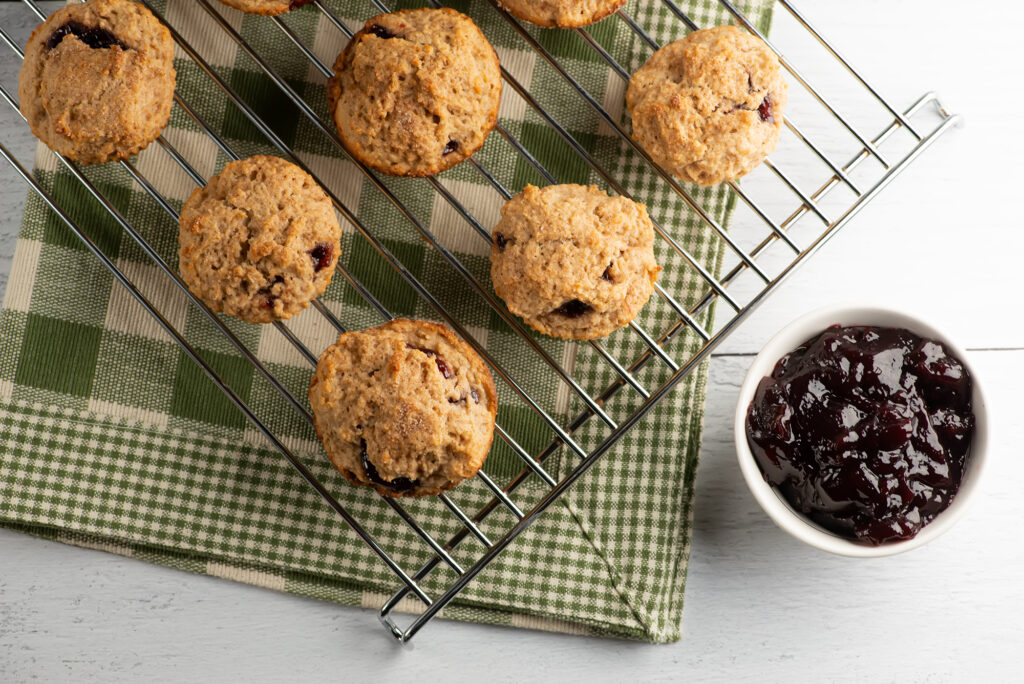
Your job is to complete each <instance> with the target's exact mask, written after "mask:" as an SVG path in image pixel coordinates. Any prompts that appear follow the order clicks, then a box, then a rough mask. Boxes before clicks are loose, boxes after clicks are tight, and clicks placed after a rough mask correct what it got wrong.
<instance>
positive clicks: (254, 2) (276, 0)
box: [220, 0, 313, 16]
mask: <svg viewBox="0 0 1024 684" xmlns="http://www.w3.org/2000/svg"><path fill="white" fill-rule="evenodd" d="M220 1H221V2H223V3H224V4H225V5H227V6H228V7H234V8H235V9H237V10H242V11H243V12H248V13H249V14H263V15H267V16H274V15H277V14H284V13H285V12H289V11H291V10H293V9H296V8H298V7H302V6H303V5H308V4H309V3H311V2H313V0H220Z"/></svg>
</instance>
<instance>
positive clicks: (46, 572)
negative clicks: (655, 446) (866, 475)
mask: <svg viewBox="0 0 1024 684" xmlns="http://www.w3.org/2000/svg"><path fill="white" fill-rule="evenodd" d="M634 1H636V0H634ZM800 4H801V5H802V6H804V7H805V8H806V10H807V11H808V12H810V13H811V17H812V18H813V19H814V20H815V21H816V23H817V24H818V25H819V26H820V27H823V28H824V29H825V30H826V33H827V34H828V35H829V36H830V37H832V38H833V39H834V41H835V42H836V43H837V44H838V45H839V46H840V47H842V48H844V50H845V52H846V53H847V55H848V56H849V57H850V58H851V59H852V60H853V61H854V63H855V64H857V65H859V66H860V67H861V68H862V69H863V71H865V72H866V73H867V74H868V75H869V76H870V77H871V78H872V79H873V81H875V82H876V83H877V85H878V86H879V87H880V89H881V91H882V92H883V93H886V94H899V95H902V96H903V97H904V98H907V99H908V100H909V98H911V97H916V96H917V95H918V94H920V93H921V92H923V91H924V90H925V89H927V88H934V89H937V90H939V91H940V93H941V94H942V95H943V98H944V100H945V101H946V103H947V104H948V105H949V106H950V108H951V109H953V110H955V111H960V112H962V113H964V114H965V115H966V117H967V126H966V127H965V128H964V129H962V130H957V131H954V132H953V133H952V134H951V135H949V136H948V137H947V138H945V139H943V140H941V141H940V142H939V143H938V144H937V145H936V146H935V147H934V148H933V149H932V150H931V151H930V152H929V153H928V154H927V155H926V156H925V157H924V159H923V161H922V163H920V164H918V165H916V166H914V167H912V168H911V169H910V170H909V171H908V172H907V173H906V174H905V175H904V176H903V177H901V178H900V179H899V180H898V181H897V182H896V183H895V184H894V185H893V186H892V187H891V188H890V189H889V190H888V191H887V192H886V193H884V194H883V195H882V197H881V198H880V199H878V200H877V201H875V202H874V203H873V204H871V205H870V206H869V207H868V209H867V210H865V211H864V212H863V213H862V214H861V215H860V216H859V217H858V218H857V219H856V220H855V221H854V222H853V223H852V224H851V225H850V226H849V227H848V228H847V229H846V230H845V231H844V232H843V233H841V234H840V235H839V236H838V237H837V238H836V239H835V240H833V241H832V242H830V243H829V244H828V245H827V246H826V247H825V249H824V250H823V251H822V252H821V253H819V254H818V255H817V256H816V257H815V258H814V259H812V260H811V261H810V263H809V264H808V265H806V266H805V267H804V268H803V269H802V270H800V271H799V272H798V273H797V274H796V275H795V276H794V277H793V278H792V279H791V280H790V281H789V282H788V283H786V284H785V285H784V287H783V288H782V289H781V290H780V291H779V292H778V293H777V294H776V295H774V296H773V297H772V298H771V299H769V301H768V302H767V303H766V304H765V305H764V306H763V307H761V309H760V310H759V311H757V312H756V313H755V314H754V315H753V317H752V318H751V319H750V320H749V321H748V322H747V323H746V324H744V325H743V326H742V327H741V328H740V329H739V330H738V331H737V333H736V334H735V335H734V336H733V337H732V338H730V339H729V340H728V341H727V342H726V343H725V344H724V346H723V347H722V348H721V349H720V351H719V352H718V353H717V354H716V355H715V356H714V358H713V359H712V363H711V385H710V389H709V392H708V417H707V424H706V431H705V437H704V453H703V457H702V465H701V469H700V473H699V475H698V478H697V501H696V529H695V535H694V541H693V554H692V557H691V564H690V574H689V581H688V584H687V588H686V610H685V614H684V618H683V629H684V633H685V636H684V638H683V640H682V641H681V642H680V643H677V644H673V645H669V646H649V645H644V644H637V643H627V642H621V641H613V640H601V639H584V638H579V637H569V636H562V635H553V634H546V633H537V632H530V631H523V630H514V629H505V628H495V627H486V626H479V625H468V624H460V623H454V622H448V621H435V622H434V623H432V624H431V625H429V626H428V627H427V629H425V630H424V631H423V632H422V633H421V634H420V635H419V636H418V637H417V639H416V640H415V642H414V643H413V644H412V646H411V647H406V648H399V647H398V646H396V645H395V644H394V643H392V641H391V639H390V637H388V636H386V635H385V633H384V631H383V630H382V629H381V628H380V626H379V624H378V623H377V621H376V617H375V615H374V613H372V612H369V611H364V610H359V609H354V608H346V607H339V606H335V605H329V604H324V603H318V602H316V601H312V600H305V599H300V598H295V597H290V596H285V595H282V594H278V593H274V592H271V591H267V590H262V589H257V588H253V587H249V586H244V585H239V584H234V583H231V582H227V581H223V580H218V579H212V578H207V577H197V576H193V575H189V574H186V573H181V572H176V571H172V570H167V569H163V568H158V567H153V566H150V565H146V564H144V563H141V562H138V561H135V560H129V559H123V558H120V557H116V556H111V555H108V554H105V553H102V552H95V551H86V550H82V549H77V548H71V547H66V546H62V545H60V544H55V543H48V542H43V541H39V540H36V539H31V538H28V537H24V536H21V535H17V534H13V533H9V532H0V681H4V682H6V681H12V682H13V681H27V680H34V679H38V680H40V681H60V680H65V681H87V680H102V681H112V680H142V679H146V680H153V681H171V680H179V681H180V680H202V681H228V680H261V681H264V680H265V681H295V680H299V679H306V678H312V677H314V676H316V677H321V678H327V679H332V680H342V681H348V680H353V681H357V680H365V679H371V678H374V679H376V678H381V677H404V678H408V679H412V678H416V677H420V678H422V677H423V676H424V675H426V676H427V677H429V678H431V679H432V678H433V677H434V676H435V675H442V674H443V675H444V676H446V677H447V678H448V679H449V680H450V681H476V680H487V681H522V680H528V679H529V680H554V679H572V680H584V681H586V680H593V681H623V680H635V681H656V680H669V679H672V680H676V679H685V680H689V681H697V680H707V679H728V680H735V679H756V680H759V681H760V680H765V679H767V680H788V681H803V680H808V679H815V680H819V679H823V680H836V681H865V680H867V681H876V680H897V679H898V680H903V681H957V680H959V681H994V680H1001V681H1008V680H1018V681H1019V680H1020V679H1021V677H1022V676H1024V675H1022V674H1021V669H1020V655H1019V654H1020V649H1021V647H1022V646H1024V628H1022V627H1021V622H1020V616H1021V615H1022V614H1024V581H1022V580H1021V575H1022V574H1024V544H1022V543H1021V540H1022V534H1021V531H1020V519H1021V504H1020V500H1021V496H1020V495H1021V492H1022V491H1024V458H1022V457H1021V456H1020V455H1019V452H1020V449H1021V444H1022V443H1024V420H1022V418H1021V413H1020V411H1019V409H1018V407H1019V406H1020V403H1021V399H1020V392H1021V390H1022V381H1024V375H1022V373H1021V367H1022V366H1024V323H1022V322H1021V315H1020V313H1019V310H1020V304H1019V299H1018V298H1019V297H1020V296H1021V294H1022V293H1024V288H1022V284H1024V278H1022V275H1021V273H1022V268H1021V266H1020V264H1019V255H1020V254H1021V251H1022V250H1024V238H1022V231H1024V225H1022V224H1024V221H1022V219H1021V215H1020V201H1019V198H1020V197H1021V195H1022V193H1024V183H1022V176H1021V168H1020V166H1019V164H1020V163H1021V160H1024V135H1022V134H1021V130H1022V128H1021V126H1022V115H1021V111H1022V110H1024V90H1022V89H1021V87H1020V86H1021V83H1022V82H1024V74H1022V73H1021V68H1020V63H1021V57H1020V49H1019V45H1020V36H1021V35H1022V30H1024V8H1021V7H1020V6H1017V5H1016V4H1015V3H1014V4H1012V8H1011V3H1002V5H1001V6H1000V10H999V13H998V15H997V14H996V9H995V8H996V5H995V4H991V5H981V6H980V8H981V9H983V10H986V11H990V12H992V16H991V17H989V18H987V19H986V20H984V21H980V20H975V19H976V17H974V16H971V17H970V18H971V19H972V20H974V21H970V22H968V21H967V20H966V19H965V15H964V10H965V6H964V5H963V3H959V2H952V1H951V0H902V1H901V2H891V1H890V0H853V1H850V0H816V1H815V2H807V1H805V2H802V3H800ZM14 14H16V13H15V12H12V11H11V8H10V7H9V6H4V7H0V22H2V23H3V25H4V26H8V23H7V22H8V21H13V20H12V19H10V17H13V15H14ZM17 14H18V15H19V16H23V13H22V12H17ZM793 56H794V57H795V58H796V59H795V61H797V62H799V61H800V60H799V55H793ZM3 62H6V63H5V64H4V66H3V67H2V68H0V77H2V78H4V79H5V82H6V83H10V82H11V80H10V79H11V77H12V74H13V73H14V71H13V70H12V68H11V66H10V60H0V63H3ZM900 103H901V104H902V103H903V101H902V100H900ZM0 126H2V129H0V132H2V139H3V140H4V142H5V144H8V145H15V146H17V145H21V146H22V149H25V148H26V147H30V146H31V144H32V142H31V139H30V138H29V137H28V136H27V135H26V134H25V132H24V129H23V128H22V127H20V125H18V124H16V121H15V119H14V118H13V117H11V116H8V115H6V113H4V114H3V115H0ZM24 192H25V188H24V187H23V186H22V185H21V182H20V181H19V180H17V179H16V178H15V176H14V174H13V172H12V171H10V170H9V169H8V168H7V167H6V165H3V166H0V217H2V218H0V274H4V279H5V278H6V275H5V274H6V273H7V272H8V271H9V269H10V255H11V253H12V251H13V236H14V234H15V233H16V231H17V227H18V216H19V215H20V206H21V202H22V198H23V196H24ZM0 284H2V283H0ZM851 298H856V299H862V300H869V301H876V302H885V303H888V304H891V305H893V306H896V307H900V308H904V309H906V310H908V311H911V312H917V313H918V314H920V315H922V316H924V317H926V318H930V319H932V320H934V321H936V322H937V323H939V324H940V325H942V326H943V327H945V328H946V329H948V330H949V331H950V332H951V333H952V335H953V336H954V337H955V339H957V340H958V341H959V342H960V344H961V345H962V346H964V347H966V348H967V349H968V350H969V356H970V359H971V361H972V362H973V363H974V364H975V365H976V367H977V369H978V373H979V375H980V378H981V380H982V381H983V382H984V384H985V386H986V389H987V392H988V396H989V400H990V404H991V407H992V423H993V428H994V435H993V442H992V454H991V456H992V459H991V470H990V472H989V477H988V479H987V481H986V482H985V486H984V490H985V495H984V497H983V498H982V500H981V501H980V502H979V503H978V505H977V506H976V507H975V508H974V509H973V510H972V512H971V513H970V514H969V515H968V517H967V518H966V519H964V520H963V521H962V522H961V523H960V524H959V525H958V526H957V527H956V528H954V529H953V530H952V531H951V532H949V533H948V534H947V535H946V536H944V537H943V538H941V539H940V540H938V541H936V542H934V543H933V544H931V545H929V546H926V547H924V548H922V549H919V550H917V551H914V552H912V553H910V554H906V555H903V556H897V557H893V558H886V559H880V560H873V561H863V560H861V561H857V560H848V559H842V558H835V557H831V556H828V555H825V554H823V553H821V552H818V551H815V550H813V549H810V548H808V547H805V546H803V545H802V544H800V543H799V542H797V541H794V540H792V539H790V538H789V537H788V536H786V535H785V534H784V533H783V532H781V531H779V530H778V529H776V528H775V527H774V526H773V525H772V524H771V523H770V522H769V521H767V519H766V518H765V516H764V515H763V514H762V513H761V511H760V509H758V508H757V506H756V504H755V503H754V501H753V499H752V498H751V496H750V495H749V493H748V492H747V490H746V488H745V486H744V485H743V483H742V480H741V478H740V474H739V471H738V469H737V467H736V465H735V461H734V453H733V449H732V446H731V439H732V435H731V418H732V411H733V403H734V400H735V396H736V391H737V387H738V384H739V382H740V380H741V378H742V376H743V373H744V372H745V370H746V367H747V365H748V364H749V362H750V359H751V356H752V355H753V354H754V353H756V352H757V350H758V349H759V348H760V347H761V345H762V344H763V343H764V342H765V341H766V340H767V339H768V338H769V337H770V336H771V335H772V334H773V333H774V332H775V331H776V330H777V329H778V328H779V327H780V326H781V325H782V324H783V323H784V322H786V321H788V320H790V319H792V318H794V317H796V316H797V315H799V314H801V313H803V312H804V311H807V310H809V309H811V308H814V307H816V306H818V305H823V304H827V303H831V302H835V301H837V300H848V299H851ZM0 496H2V493H0Z"/></svg>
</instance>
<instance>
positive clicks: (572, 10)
mask: <svg viewBox="0 0 1024 684" xmlns="http://www.w3.org/2000/svg"><path fill="white" fill-rule="evenodd" d="M625 4H626V0H501V6H502V7H504V8H505V9H507V10H508V11H509V12H511V13H512V14H514V15H515V16H517V17H519V18H520V19H522V20H524V21H528V22H530V23H531V24H536V25H537V26H544V27H546V28H554V27H558V28H580V27H581V26H588V25H590V24H593V23H595V22H598V21H601V20H602V19H604V18H605V17H607V16H609V15H610V14H613V13H614V12H616V11H617V10H618V9H619V8H620V7H622V6H623V5H625Z"/></svg>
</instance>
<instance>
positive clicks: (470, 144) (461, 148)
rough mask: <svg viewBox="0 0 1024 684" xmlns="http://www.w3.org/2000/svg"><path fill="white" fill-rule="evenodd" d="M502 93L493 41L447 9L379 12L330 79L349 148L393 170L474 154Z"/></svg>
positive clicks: (433, 169) (433, 168) (419, 169)
mask: <svg viewBox="0 0 1024 684" xmlns="http://www.w3.org/2000/svg"><path fill="white" fill-rule="evenodd" d="M500 99H501V70H500V67H499V65H498V56H497V54H496V53H495V52H494V48H493V47H491V44H490V43H488V42H487V39H486V38H485V37H484V34H483V33H481V31H480V29H479V28H477V26H476V24H474V23H473V20H472V19H470V18H469V17H467V16H466V15H464V14H460V13H459V12H456V11H455V10H453V9H448V8H442V9H412V10H402V11H401V12H394V13H392V14H381V15H378V16H376V17H373V18H372V19H370V20H369V21H367V22H366V25H365V26H364V27H363V28H362V29H361V30H360V31H359V32H358V33H356V34H355V35H354V36H352V40H351V41H349V43H348V45H347V46H346V47H345V49H344V50H343V51H342V53H341V54H340V55H338V59H337V61H336V62H335V63H334V76H333V77H332V78H331V79H330V81H329V82H328V86H327V103H328V107H329V109H330V111H331V115H332V116H333V117H334V122H335V124H336V125H337V127H338V135H339V137H340V138H341V141H342V143H343V144H344V145H345V149H347V150H348V151H349V153H350V154H351V155H352V156H353V157H355V158H356V159H358V160H359V161H361V162H362V163H364V164H366V165H367V166H369V167H370V168H372V169H375V170H377V171H380V172H381V173H386V174H390V175H393V176H429V175H433V174H435V173H440V172H442V171H444V170H445V169H449V168H451V167H452V166H455V165H456V164H458V163H459V162H460V161H462V160H464V159H466V158H468V157H470V156H471V155H472V154H473V153H474V152H476V151H477V150H479V149H480V147H482V146H483V144H484V141H485V140H486V139H487V136H488V134H490V132H491V129H493V128H494V125H495V123H496V122H497V120H498V103H499V101H500Z"/></svg>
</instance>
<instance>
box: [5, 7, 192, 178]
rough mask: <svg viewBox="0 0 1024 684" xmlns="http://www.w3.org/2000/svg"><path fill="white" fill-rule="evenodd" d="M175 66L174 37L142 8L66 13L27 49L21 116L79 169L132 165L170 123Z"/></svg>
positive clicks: (64, 9)
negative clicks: (135, 156)
mask: <svg viewBox="0 0 1024 684" xmlns="http://www.w3.org/2000/svg"><path fill="white" fill-rule="evenodd" d="M173 60H174V43H173V41H172V40H171V34H170V32H169V31H168V30H167V28H166V27H165V26H164V25H163V24H161V23H160V22H159V21H158V20H157V19H156V17H154V16H153V14H152V13H151V12H150V11H149V10H148V9H146V8H145V7H144V6H143V5H141V4H138V3H135V2H130V1H129V0H89V1H88V2H85V3H82V4H71V5H68V6H67V7H62V8H61V9H59V10H57V11H56V12H54V13H53V14H51V15H50V16H49V17H48V18H47V19H46V21H44V22H43V23H42V24H40V25H39V26H37V27H36V29H35V31H33V32H32V36H31V37H30V38H29V40H28V44H27V45H26V46H25V60H24V62H22V65H21V73H20V75H19V77H18V97H19V98H20V100H21V113H22V114H24V116H25V118H26V119H27V120H28V123H29V125H30V126H31V127H32V133H34V134H35V136H36V137H37V138H39V139H40V140H42V141H43V142H44V143H46V145H47V146H48V147H49V148H50V149H51V150H53V151H54V152H57V153H59V154H63V155H66V156H67V157H69V158H71V159H74V160H75V161H77V162H81V163H82V164H96V163H100V162H107V161H112V160H118V159H127V158H128V157H130V156H131V155H133V154H135V153H137V152H139V151H140V150H142V149H144V148H145V147H146V146H147V145H149V143H151V142H153V141H154V140H156V138H157V137H158V136H159V135H160V132H161V131H162V130H163V129H164V126H166V125H167V121H168V120H169V119H170V116H171V104H172V103H173V100H174V84H175V81H174V78H175V74H174V66H173Z"/></svg>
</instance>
